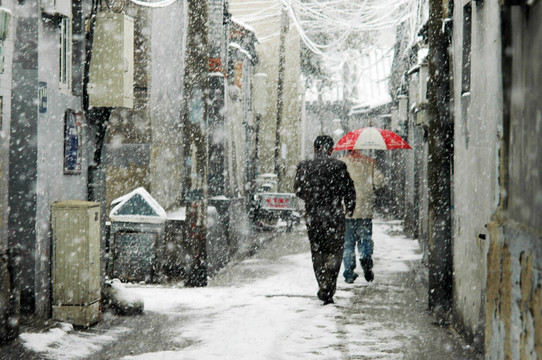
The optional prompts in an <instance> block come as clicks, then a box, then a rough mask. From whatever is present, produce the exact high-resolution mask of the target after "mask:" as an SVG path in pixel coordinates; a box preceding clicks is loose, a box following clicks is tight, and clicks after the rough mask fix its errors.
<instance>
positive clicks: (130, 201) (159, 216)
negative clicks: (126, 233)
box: [109, 187, 166, 224]
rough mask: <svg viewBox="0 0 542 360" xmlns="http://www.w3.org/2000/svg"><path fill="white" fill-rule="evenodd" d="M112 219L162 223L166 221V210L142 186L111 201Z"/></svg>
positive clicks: (110, 216) (110, 215)
mask: <svg viewBox="0 0 542 360" xmlns="http://www.w3.org/2000/svg"><path fill="white" fill-rule="evenodd" d="M111 205H112V206H113V209H111V212H110V213H109V218H110V219H111V221H118V222H138V223H140V222H141V223H154V224H161V223H163V222H165V221H166V211H165V210H164V208H162V206H160V204H158V202H157V201H156V200H155V199H154V198H153V197H152V196H151V194H149V193H148V192H147V190H145V189H144V188H142V187H139V188H137V189H135V190H133V191H132V192H130V193H128V194H126V195H123V196H121V197H119V198H116V199H115V200H113V201H112V202H111Z"/></svg>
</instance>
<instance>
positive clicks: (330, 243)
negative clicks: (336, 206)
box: [307, 217, 344, 301]
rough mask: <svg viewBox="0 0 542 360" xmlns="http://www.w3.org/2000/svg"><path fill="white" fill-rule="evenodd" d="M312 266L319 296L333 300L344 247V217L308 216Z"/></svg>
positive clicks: (322, 298)
mask: <svg viewBox="0 0 542 360" xmlns="http://www.w3.org/2000/svg"><path fill="white" fill-rule="evenodd" d="M307 233H308V236H309V241H310V244H311V254H312V266H313V268H314V275H315V276H316V281H317V282H318V288H319V290H318V298H319V299H320V300H322V301H327V300H331V299H332V298H333V295H335V290H336V288H337V277H338V275H339V271H340V269H341V262H342V259H343V249H344V218H343V219H339V220H336V219H332V218H327V219H322V218H315V217H308V218H307Z"/></svg>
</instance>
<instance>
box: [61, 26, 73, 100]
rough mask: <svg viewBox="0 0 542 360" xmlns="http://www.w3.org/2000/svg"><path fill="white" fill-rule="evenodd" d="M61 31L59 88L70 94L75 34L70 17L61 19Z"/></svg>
mask: <svg viewBox="0 0 542 360" xmlns="http://www.w3.org/2000/svg"><path fill="white" fill-rule="evenodd" d="M59 30H60V31H59V32H60V36H59V51H58V61H59V65H58V87H59V88H60V90H61V91H65V92H70V91H71V90H72V71H73V60H72V57H73V34H72V20H71V18H70V17H68V16H62V17H61V19H60V25H59Z"/></svg>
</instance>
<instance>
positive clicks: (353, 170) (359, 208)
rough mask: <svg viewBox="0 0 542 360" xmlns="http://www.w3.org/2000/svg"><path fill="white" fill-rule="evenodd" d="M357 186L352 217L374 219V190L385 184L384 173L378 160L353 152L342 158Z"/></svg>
mask: <svg viewBox="0 0 542 360" xmlns="http://www.w3.org/2000/svg"><path fill="white" fill-rule="evenodd" d="M341 161H343V162H344V163H345V164H346V167H347V169H348V173H349V174H350V177H351V178H352V180H353V181H354V187H355V188H356V209H355V210H354V214H353V215H352V216H351V218H361V219H372V218H373V205H374V201H375V196H374V190H377V189H379V188H380V187H382V185H383V184H384V180H385V178H384V175H383V174H382V172H381V171H380V170H379V169H378V167H377V165H376V160H374V159H372V158H370V157H367V156H364V155H361V154H360V153H358V152H351V153H349V154H348V155H346V156H344V157H342V158H341Z"/></svg>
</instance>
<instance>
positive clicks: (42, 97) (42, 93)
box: [38, 81, 47, 113]
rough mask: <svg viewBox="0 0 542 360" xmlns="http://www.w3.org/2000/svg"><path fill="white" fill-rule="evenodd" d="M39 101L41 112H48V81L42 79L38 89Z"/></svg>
mask: <svg viewBox="0 0 542 360" xmlns="http://www.w3.org/2000/svg"><path fill="white" fill-rule="evenodd" d="M38 102H39V108H40V113H46V112H47V83H46V82H45V81H40V83H39V89H38Z"/></svg>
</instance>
